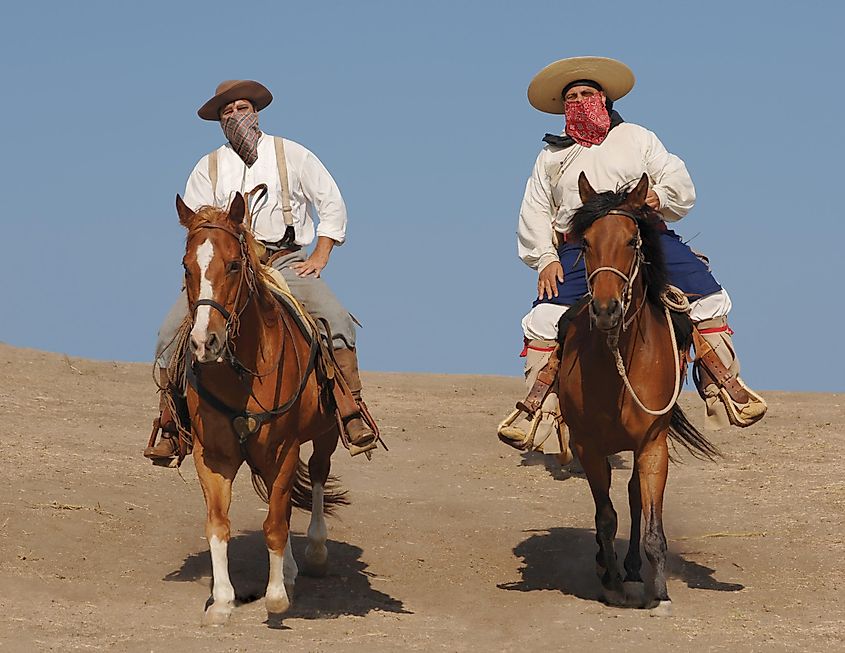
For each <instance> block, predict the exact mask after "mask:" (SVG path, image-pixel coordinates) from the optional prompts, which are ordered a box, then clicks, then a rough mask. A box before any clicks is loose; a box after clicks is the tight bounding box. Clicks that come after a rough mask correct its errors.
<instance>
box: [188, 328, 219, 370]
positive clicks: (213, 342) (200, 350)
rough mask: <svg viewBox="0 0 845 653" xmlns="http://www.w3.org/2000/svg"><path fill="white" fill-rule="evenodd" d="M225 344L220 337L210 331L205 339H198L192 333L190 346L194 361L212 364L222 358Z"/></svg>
mask: <svg viewBox="0 0 845 653" xmlns="http://www.w3.org/2000/svg"><path fill="white" fill-rule="evenodd" d="M224 344H225V343H224V340H223V338H221V337H220V335H218V334H217V333H216V332H215V331H213V330H209V331H207V332H206V334H205V336H204V337H202V336H200V337H198V336H196V335H194V334H193V333H192V334H191V338H190V341H189V345H188V346H189V347H190V348H191V354H192V355H193V357H194V360H196V361H197V362H198V363H211V362H213V361H216V360H218V359H219V358H220V357H221V356H222V354H223V345H224Z"/></svg>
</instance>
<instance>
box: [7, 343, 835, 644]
mask: <svg viewBox="0 0 845 653" xmlns="http://www.w3.org/2000/svg"><path fill="white" fill-rule="evenodd" d="M0 365H2V375H3V381H2V385H0V415H2V418H0V419H2V422H0V424H2V435H1V436H0V473H2V476H3V478H4V482H3V484H2V487H3V488H4V489H3V491H2V494H0V590H1V591H0V614H1V615H2V617H0V650H3V651H31V650H43V651H53V650H55V651H59V650H61V651H68V650H115V651H170V652H173V651H270V650H273V651H277V650H296V651H329V650H331V651H368V652H372V651H396V650H425V651H428V650H444V651H509V650H514V651H517V650H519V651H522V650H559V649H572V650H577V648H578V647H581V646H590V647H592V648H593V649H594V650H613V649H617V648H619V649H622V648H623V647H624V649H625V650H630V651H646V650H655V649H658V650H667V649H670V650H676V651H687V650H696V651H698V650H701V651H704V650H710V651H799V650H800V651H836V650H845V609H844V608H843V598H845V591H843V590H845V580H843V574H845V541H843V538H845V526H844V525H843V511H845V478H843V474H842V465H841V463H840V454H841V451H842V449H843V445H845V435H843V427H845V408H843V397H842V395H821V394H797V393H770V394H769V395H768V398H769V400H770V402H771V409H770V414H769V416H768V417H767V418H766V419H765V420H764V422H763V423H762V424H760V425H758V426H756V427H753V428H751V429H747V430H744V431H735V430H734V431H730V432H720V433H717V434H714V437H713V439H714V441H715V442H716V443H717V444H718V445H719V446H721V448H722V449H723V450H724V451H725V453H726V458H725V460H723V461H721V462H720V463H719V464H712V463H703V462H698V461H694V460H692V459H686V461H685V463H684V464H682V465H677V466H673V467H672V468H671V470H670V480H669V486H668V490H667V493H666V497H667V511H666V514H667V517H666V519H667V521H666V528H667V535H668V537H669V539H670V548H671V559H670V568H671V580H670V583H669V592H670V595H671V597H672V599H673V602H674V607H675V616H674V617H671V618H655V617H650V616H649V615H648V613H647V612H646V611H642V610H625V609H617V608H611V607H607V606H605V605H604V604H602V603H601V602H600V601H599V600H598V596H599V585H598V580H597V579H596V577H595V575H594V571H593V562H592V560H593V556H594V554H595V542H594V532H593V517H592V513H593V504H592V501H591V499H590V496H589V492H588V489H587V484H586V481H585V480H584V478H583V477H582V476H580V475H578V474H577V473H574V472H572V471H571V470H567V469H560V468H556V467H555V466H553V465H546V464H544V462H543V459H542V456H528V457H526V456H521V455H520V454H518V453H517V452H514V451H512V450H510V449H508V448H507V447H505V446H504V445H501V444H499V443H498V441H497V440H496V439H495V436H494V429H495V424H496V422H497V420H498V419H499V418H500V417H501V416H502V415H503V414H504V413H505V412H506V410H507V409H508V407H509V406H510V405H512V403H513V401H514V398H515V397H516V395H517V394H518V393H519V391H520V388H521V384H520V382H519V380H518V379H512V378H496V377H472V376H434V375H409V374H383V373H371V374H366V376H365V383H366V391H367V397H368V400H369V403H370V405H371V407H372V409H373V411H374V413H375V414H376V415H377V416H378V417H379V419H380V421H381V423H382V424H383V429H384V433H385V437H386V439H387V441H388V443H389V446H390V448H391V451H390V452H389V453H387V454H385V453H379V454H378V456H377V457H376V458H375V459H374V460H373V461H372V462H369V463H368V462H366V461H365V460H359V459H355V460H353V459H351V458H350V457H349V456H348V455H347V454H346V452H344V451H341V452H339V453H338V455H336V457H335V460H336V463H335V471H336V472H337V473H338V474H339V475H340V476H341V478H342V481H343V483H344V485H345V486H346V487H347V488H349V490H350V495H351V498H352V502H353V503H352V505H351V506H349V507H346V508H344V509H342V512H341V513H340V515H339V516H338V517H336V518H334V519H331V520H330V522H329V528H330V533H329V537H330V540H331V542H330V546H329V552H330V571H329V576H328V577H326V578H323V579H312V578H307V577H303V576H300V578H299V580H298V581H297V586H296V598H295V605H294V608H293V610H292V612H291V613H290V616H289V617H288V618H286V619H285V621H284V624H283V627H282V628H281V629H274V628H270V627H269V626H268V624H267V623H266V613H265V611H264V606H263V598H262V596H263V586H264V584H265V583H266V580H267V553H266V549H265V547H264V543H263V536H262V534H261V522H262V521H263V518H264V515H265V507H264V504H262V503H261V501H260V500H259V499H258V497H256V496H255V495H254V494H253V492H252V489H251V485H250V483H249V475H248V474H242V475H241V476H240V477H239V478H238V482H237V483H236V488H235V500H234V504H233V510H232V517H233V532H234V533H235V537H234V539H233V541H232V543H231V546H230V560H231V564H230V569H231V573H232V577H233V582H234V584H235V587H236V590H237V592H238V595H239V598H240V599H241V601H242V604H241V605H240V606H239V607H237V608H236V610H235V612H234V614H233V616H232V618H231V620H230V622H229V625H228V626H226V627H223V628H202V627H200V616H201V612H202V609H203V606H204V605H205V601H206V599H207V598H208V595H209V587H210V560H209V556H208V552H207V543H206V541H205V540H204V538H203V520H204V506H203V501H202V496H201V492H200V489H199V485H198V483H197V480H196V474H195V472H194V470H193V465H192V464H191V463H190V461H189V462H188V463H187V464H185V465H184V466H183V469H182V475H181V476H180V475H179V474H178V473H176V472H175V471H173V470H167V469H162V468H154V467H152V466H151V465H149V464H148V463H147V461H146V460H145V459H144V458H142V457H141V455H140V452H141V449H142V448H143V446H144V444H145V440H146V438H147V435H148V431H149V425H150V421H151V419H152V417H153V412H154V407H155V406H156V398H155V396H154V392H153V384H152V381H151V377H150V369H149V367H148V366H146V365H138V364H124V363H110V362H93V361H86V360H77V359H68V358H67V357H63V356H61V355H57V354H48V353H43V352H38V351H32V350H25V349H17V348H13V347H9V346H6V345H0ZM684 404H685V406H694V407H695V408H698V406H697V405H696V398H694V397H692V396H685V397H684ZM692 412H693V415H694V416H698V411H697V410H694V411H692ZM613 464H614V467H616V469H617V472H616V475H615V484H614V501H615V504H616V507H617V510H618V512H619V514H620V521H621V523H620V535H622V536H623V537H621V538H620V539H619V547H620V551H621V552H622V554H623V555H624V547H625V546H626V545H627V534H626V529H627V523H628V515H627V502H626V499H625V485H626V482H627V478H628V475H629V474H630V458H629V457H626V456H620V457H617V458H615V459H614V460H613ZM307 518H308V516H307V515H306V514H303V513H297V514H295V516H294V529H295V533H296V535H295V539H294V552H295V553H296V554H297V556H298V557H300V558H301V556H302V552H303V549H304V538H303V536H302V534H303V532H304V529H305V527H306V525H307ZM573 647H575V648H573Z"/></svg>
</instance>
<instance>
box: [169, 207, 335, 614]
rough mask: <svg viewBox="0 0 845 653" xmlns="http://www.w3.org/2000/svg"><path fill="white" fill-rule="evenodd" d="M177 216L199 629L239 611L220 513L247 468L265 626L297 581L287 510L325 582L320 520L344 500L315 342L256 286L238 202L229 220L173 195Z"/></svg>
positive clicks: (257, 274)
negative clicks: (259, 518)
mask: <svg viewBox="0 0 845 653" xmlns="http://www.w3.org/2000/svg"><path fill="white" fill-rule="evenodd" d="M176 210H177V213H178V215H179V222H180V223H181V224H182V226H184V227H185V228H186V229H187V231H188V234H187V239H186V246H185V257H184V259H183V266H184V269H185V288H186V291H187V298H188V307H189V308H188V310H189V314H190V316H191V319H192V327H191V330H190V339H189V349H190V360H188V361H187V363H186V368H187V377H188V381H189V383H188V386H187V402H188V410H189V413H190V421H191V431H192V436H193V458H194V463H195V464H196V469H197V476H198V477H199V481H200V485H201V486H202V491H203V495H204V496H205V503H206V508H207V518H206V524H205V535H206V538H207V539H208V544H209V548H210V551H211V562H212V570H213V585H212V597H211V600H210V604H209V605H208V606H207V608H206V611H205V613H204V616H203V623H204V624H208V625H222V624H224V623H226V621H227V620H228V618H229V616H230V615H231V613H232V610H233V607H234V604H235V590H234V588H233V586H232V583H231V581H230V579H229V570H228V557H227V547H228V542H229V537H230V522H229V515H228V513H229V505H230V503H231V498H232V482H233V481H234V479H235V475H236V474H237V472H238V469H239V468H240V467H241V465H242V464H243V463H244V462H246V463H247V464H248V465H249V467H250V470H251V471H252V474H253V485H254V487H255V488H256V490H257V491H258V492H259V495H262V498H263V499H264V500H265V501H267V503H268V504H269V506H268V512H267V518H266V519H265V521H264V537H265V541H266V544H267V550H268V552H269V558H270V573H269V581H268V583H267V590H266V593H265V607H266V609H267V613H268V616H269V617H270V618H278V617H279V616H280V615H281V614H283V613H284V612H285V611H286V610H287V609H288V608H289V606H290V604H291V600H292V595H293V588H294V581H295V580H296V576H297V573H298V569H297V565H296V561H295V560H294V558H293V553H292V551H291V542H290V530H289V528H290V515H291V506H292V504H295V505H296V507H300V508H305V509H310V510H311V521H310V524H309V526H308V544H307V547H306V551H305V563H306V571H308V572H309V573H311V574H314V575H323V574H324V573H325V571H326V564H327V559H328V552H327V549H326V537H327V528H326V521H325V517H324V511H325V512H329V513H330V512H331V511H332V508H333V507H334V506H337V505H341V504H344V503H348V501H347V500H346V498H345V496H344V493H342V492H340V491H338V490H337V489H334V488H333V485H332V484H331V482H329V470H330V464H331V463H330V459H331V455H332V453H333V452H334V451H335V448H336V447H337V442H338V438H339V431H338V426H337V422H336V419H335V417H334V415H333V412H332V411H331V410H330V409H327V408H326V404H325V402H324V397H325V395H321V387H320V383H319V381H318V378H317V375H316V374H315V359H316V349H315V348H317V347H319V343H316V342H315V340H316V339H317V338H319V335H318V334H312V337H311V339H310V341H309V338H307V337H306V335H304V334H303V333H302V331H301V330H300V328H299V326H298V324H297V319H296V317H295V316H294V314H292V313H291V312H289V311H287V310H283V309H282V308H281V306H280V304H279V303H278V301H277V300H276V299H275V298H274V297H273V296H272V294H271V293H270V291H269V290H268V289H267V287H266V286H265V284H264V283H263V281H262V280H261V267H260V263H259V259H258V254H257V250H256V244H255V241H254V239H253V236H252V234H251V233H250V230H249V229H248V228H247V226H246V225H245V223H244V217H245V215H246V214H247V212H246V205H245V200H244V197H243V196H242V195H241V194H240V193H238V194H236V195H235V197H234V199H233V200H232V202H231V206H230V208H229V210H228V211H224V210H221V209H219V208H215V207H210V206H206V207H202V208H200V209H199V210H198V211H197V212H194V211H192V210H191V209H190V208H188V207H187V206H186V205H185V203H184V202H183V201H182V198H181V197H179V196H178V195H177V196H176ZM309 440H310V441H311V442H312V443H313V449H314V450H313V455H312V456H311V458H310V459H309V461H308V466H307V469H306V468H305V465H304V463H303V462H302V461H301V460H300V458H299V450H300V445H301V444H302V443H303V442H307V441H309ZM327 482H329V487H327ZM312 483H313V485H312Z"/></svg>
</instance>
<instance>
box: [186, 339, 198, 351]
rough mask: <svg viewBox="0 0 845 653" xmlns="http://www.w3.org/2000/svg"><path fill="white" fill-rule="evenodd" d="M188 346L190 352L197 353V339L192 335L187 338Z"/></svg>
mask: <svg viewBox="0 0 845 653" xmlns="http://www.w3.org/2000/svg"><path fill="white" fill-rule="evenodd" d="M188 346H189V347H190V348H191V353H192V354H196V353H197V349H199V344H197V339H196V338H194V337H193V336H191V337H190V338H189V339H188Z"/></svg>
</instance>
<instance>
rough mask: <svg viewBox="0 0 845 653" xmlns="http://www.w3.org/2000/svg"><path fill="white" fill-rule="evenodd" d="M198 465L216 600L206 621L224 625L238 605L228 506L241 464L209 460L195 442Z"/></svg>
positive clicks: (195, 457) (205, 618)
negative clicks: (232, 575) (231, 569)
mask: <svg viewBox="0 0 845 653" xmlns="http://www.w3.org/2000/svg"><path fill="white" fill-rule="evenodd" d="M194 462H195V464H196V468H197V476H198V477H199V481H200V485H201V486H202V492H203V495H204V496H205V505H206V510H207V516H206V522H205V537H206V539H207V540H208V546H209V549H210V551H211V569H212V576H213V585H212V591H211V595H212V599H213V602H212V604H211V605H209V606H208V607H207V608H206V611H205V615H204V616H203V624H204V625H207V626H221V625H223V624H225V623H226V621H227V620H228V619H229V615H231V614H232V609H233V608H234V605H235V588H234V587H233V586H232V581H231V580H230V579H229V559H228V547H229V536H230V529H229V505H230V504H231V502H232V481H234V479H235V474H236V473H237V469H238V465H237V464H235V463H233V462H231V461H221V460H209V459H208V458H207V456H206V450H205V449H204V448H203V446H202V445H201V444H200V443H199V442H197V443H195V445H194Z"/></svg>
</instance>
